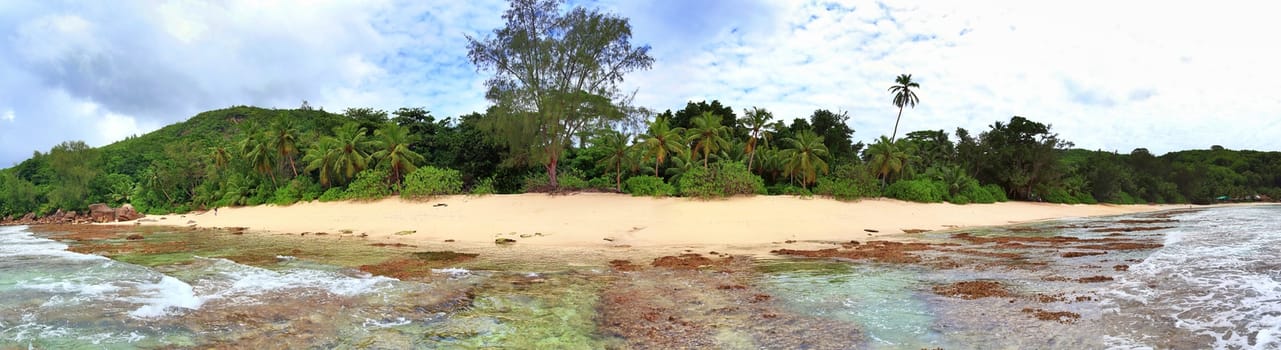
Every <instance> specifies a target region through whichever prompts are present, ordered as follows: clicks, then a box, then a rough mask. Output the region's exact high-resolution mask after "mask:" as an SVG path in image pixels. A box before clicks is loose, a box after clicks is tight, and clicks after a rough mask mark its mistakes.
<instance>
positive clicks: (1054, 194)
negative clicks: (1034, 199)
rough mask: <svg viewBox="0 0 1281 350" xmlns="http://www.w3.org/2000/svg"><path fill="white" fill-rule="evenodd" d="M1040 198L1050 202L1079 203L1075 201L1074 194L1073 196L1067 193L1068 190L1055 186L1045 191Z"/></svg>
mask: <svg viewBox="0 0 1281 350" xmlns="http://www.w3.org/2000/svg"><path fill="white" fill-rule="evenodd" d="M1042 199H1044V200H1045V201H1046V202H1050V203H1060V204H1079V203H1080V202H1079V201H1077V199H1076V196H1073V195H1072V194H1070V193H1068V191H1067V190H1065V189H1062V188H1057V187H1056V188H1052V189H1050V190H1049V191H1048V192H1046V193H1045V197H1043V198H1042Z"/></svg>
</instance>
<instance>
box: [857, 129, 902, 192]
mask: <svg viewBox="0 0 1281 350" xmlns="http://www.w3.org/2000/svg"><path fill="white" fill-rule="evenodd" d="M907 148H908V147H907V145H905V144H904V143H903V140H899V141H891V140H890V139H889V138H887V137H885V136H881V139H880V140H877V142H876V143H873V144H872V145H871V146H868V148H867V154H869V155H871V164H872V171H875V172H876V174H877V176H879V177H880V178H881V187H885V181H886V180H887V179H888V178H889V177H890V176H891V175H894V174H897V173H899V172H901V171H903V169H904V168H905V167H906V166H907V162H908V160H909V159H910V158H911V154H909V153H908V149H907Z"/></svg>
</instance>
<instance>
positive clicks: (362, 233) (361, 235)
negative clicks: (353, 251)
mask: <svg viewBox="0 0 1281 350" xmlns="http://www.w3.org/2000/svg"><path fill="white" fill-rule="evenodd" d="M357 237H360V238H365V237H369V234H368V233H364V232H361V233H360V235H359V236H357Z"/></svg>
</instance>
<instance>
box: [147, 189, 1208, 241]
mask: <svg viewBox="0 0 1281 350" xmlns="http://www.w3.org/2000/svg"><path fill="white" fill-rule="evenodd" d="M1177 207H1186V206H1168V205H1124V206H1122V205H1063V204H1049V203H1028V202H1008V203H996V204H968V205H953V204H946V203H936V204H923V203H910V202H903V201H898V200H889V199H868V200H862V201H858V202H840V201H835V200H830V199H824V198H809V199H806V198H796V197H790V196H756V197H743V198H733V199H728V200H711V201H705V200H694V199H686V198H648V197H631V196H627V195H620V194H604V193H581V194H573V195H546V194H517V195H491V196H483V197H474V196H448V197H440V198H436V199H433V200H427V201H406V200H401V199H398V198H389V199H385V200H381V201H376V202H330V203H320V202H312V203H301V204H295V205H292V206H285V207H280V206H274V205H265V206H257V207H242V208H221V209H220V210H219V211H218V213H217V215H215V214H214V213H213V212H212V211H210V212H204V213H191V214H185V215H168V216H161V217H156V216H149V217H148V218H147V220H146V221H145V222H143V224H144V225H176V226H186V225H192V223H190V222H194V225H196V226H198V227H246V228H248V229H249V230H262V231H272V232H280V233H302V232H311V233H314V232H326V233H328V234H330V235H337V234H340V232H344V231H348V232H351V233H352V234H355V235H359V234H362V233H363V234H367V235H368V236H369V237H367V239H371V240H386V241H395V242H404V243H410V244H412V243H439V242H442V241H444V240H447V239H449V240H455V241H456V242H458V243H484V244H489V245H493V242H494V240H495V239H496V238H512V239H516V240H517V241H518V242H519V244H520V245H522V246H528V245H536V246H544V245H547V246H559V247H618V246H634V247H664V246H681V245H760V244H769V243H771V242H779V241H785V240H798V241H806V240H832V241H845V240H852V239H858V240H863V239H867V238H869V236H877V235H887V234H897V233H902V231H903V230H907V229H923V230H939V229H947V228H954V227H969V226H988V225H1005V224H1010V223H1019V222H1029V221H1037V220H1045V219H1054V218H1065V217H1083V216H1100V215H1118V214H1126V213H1134V212H1142V211H1154V210H1162V209H1171V208H1177ZM162 218H163V219H162ZM152 220H154V221H152ZM129 224H131V223H129ZM867 230H874V231H877V232H876V233H870V232H868V231H867ZM405 231H413V233H412V234H407V232H405ZM398 232H400V233H401V234H397V233H398Z"/></svg>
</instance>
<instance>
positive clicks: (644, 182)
mask: <svg viewBox="0 0 1281 350" xmlns="http://www.w3.org/2000/svg"><path fill="white" fill-rule="evenodd" d="M623 191H624V192H627V193H628V194H631V195H633V196H651V197H665V196H671V195H675V194H676V188H675V187H672V185H670V184H668V183H666V182H663V178H661V177H657V176H650V175H645V176H634V177H630V178H628V179H627V181H624V182H623Z"/></svg>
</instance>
